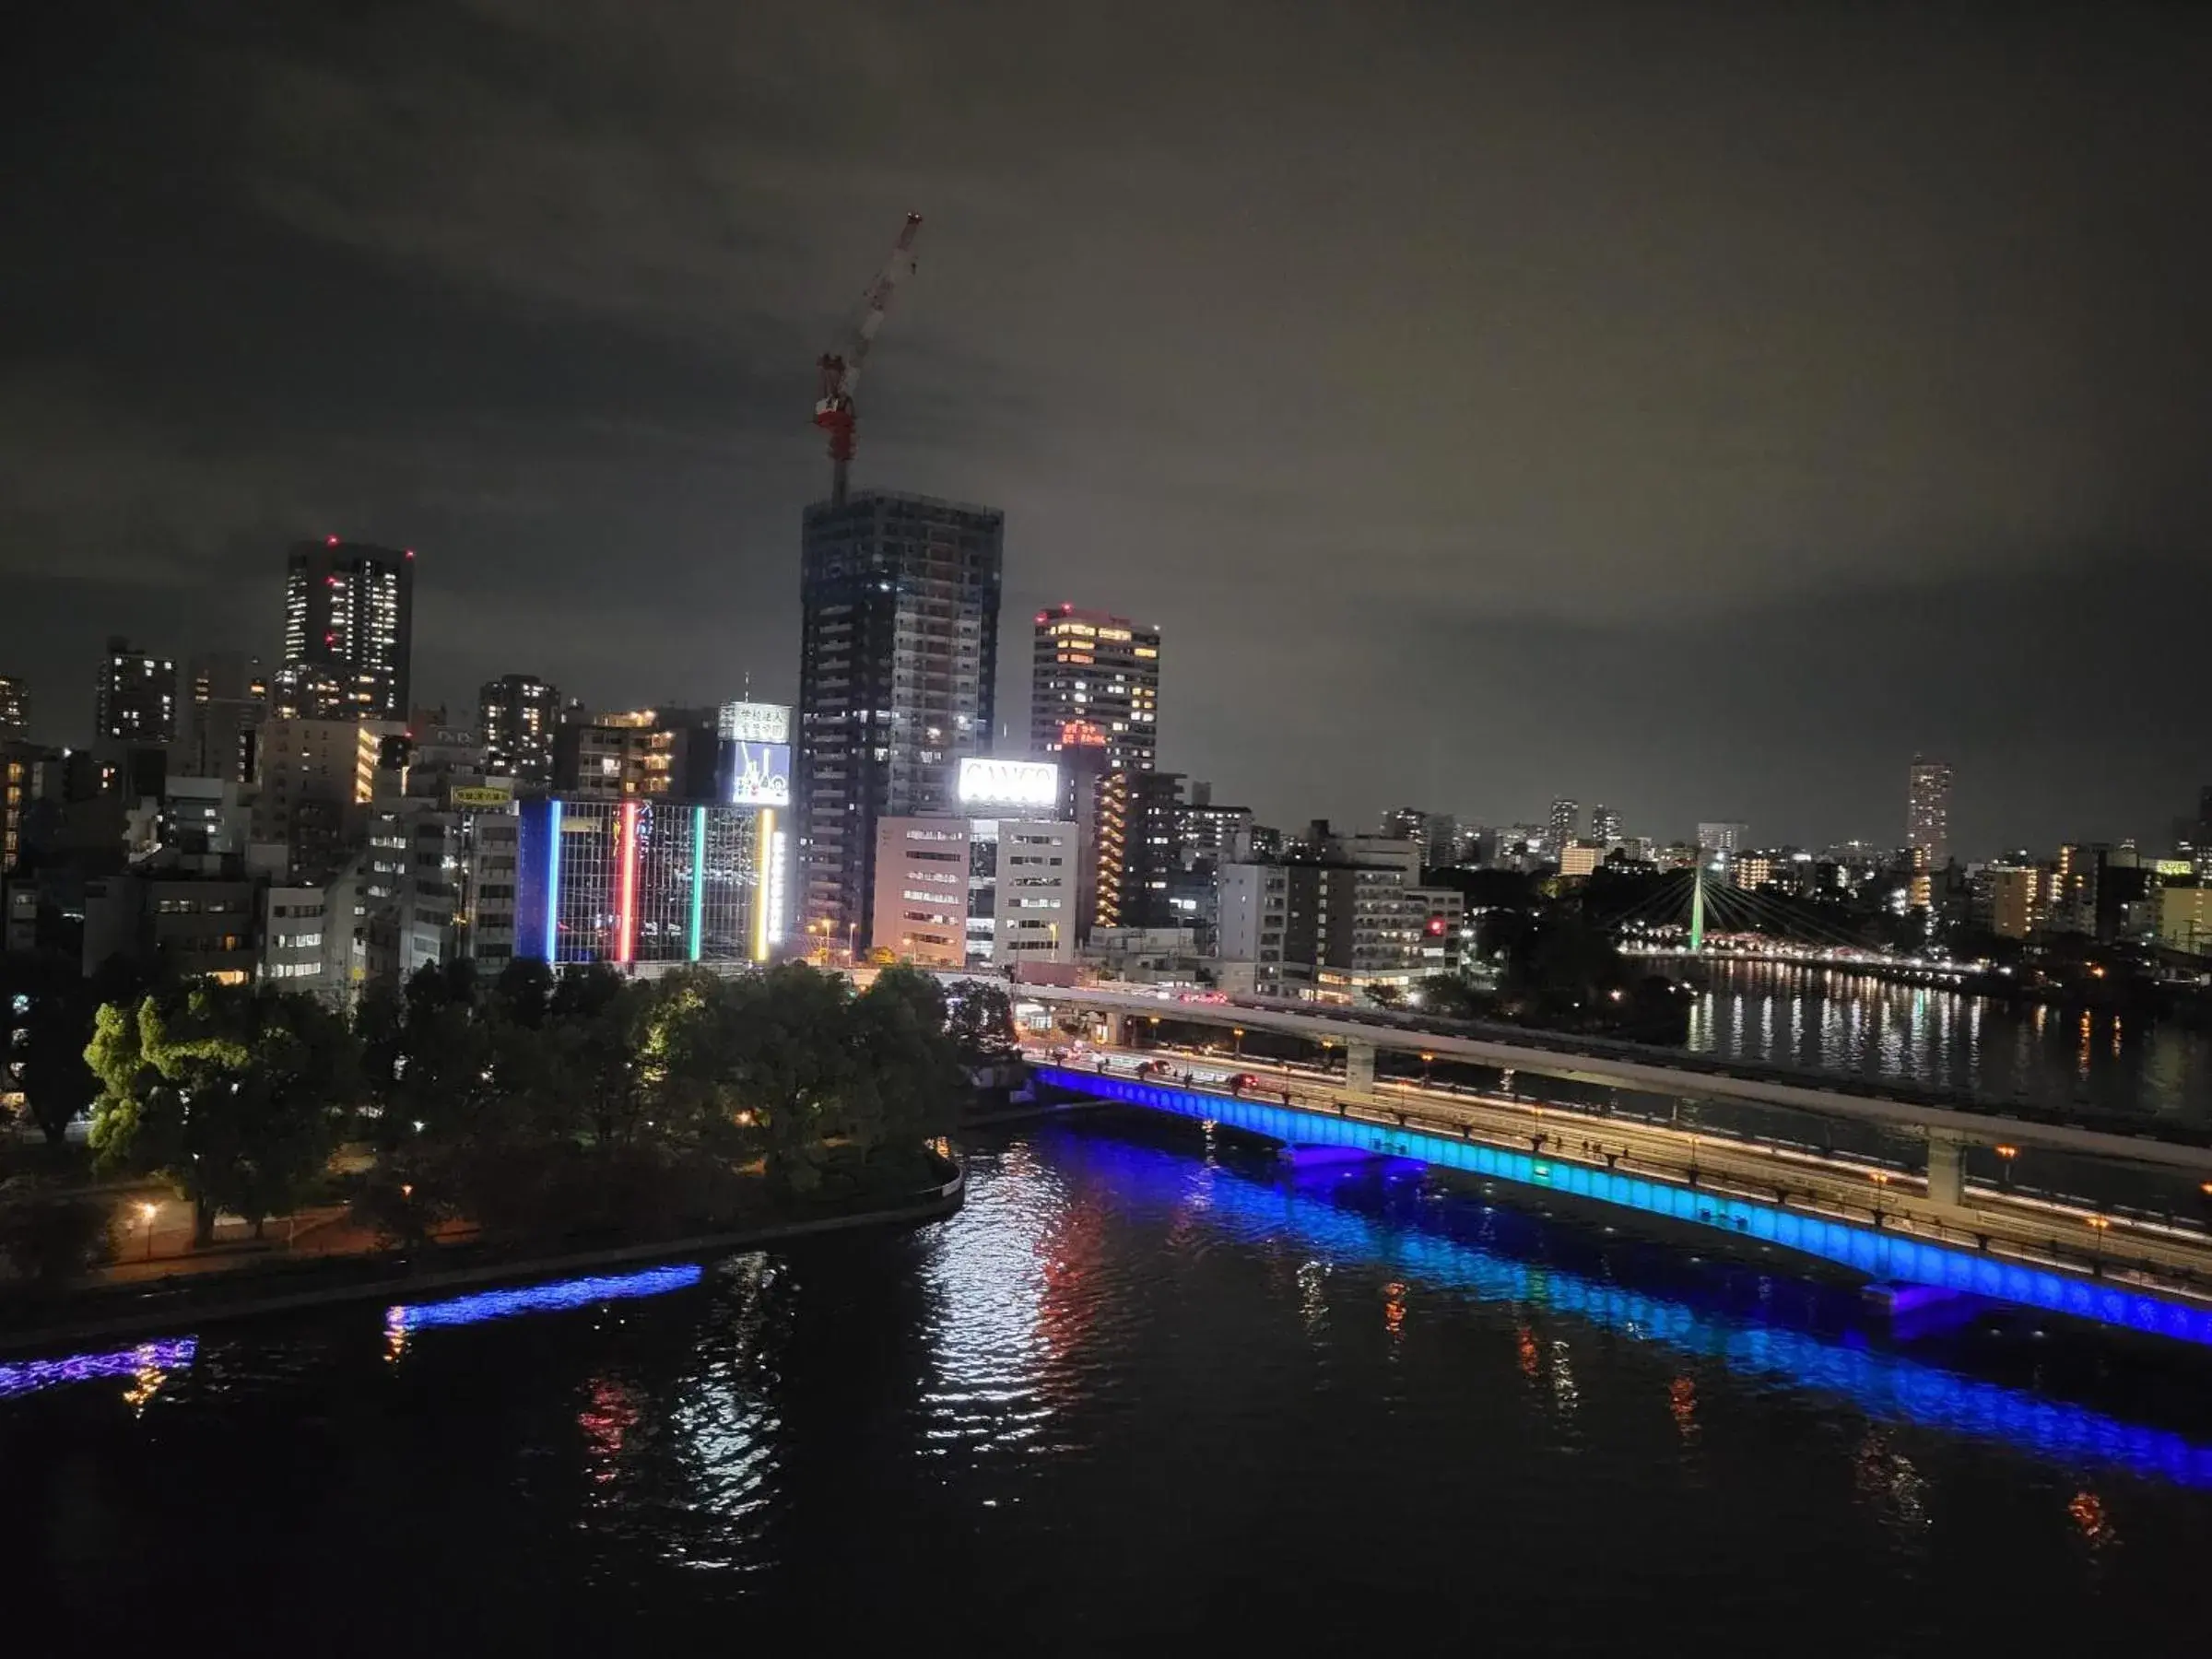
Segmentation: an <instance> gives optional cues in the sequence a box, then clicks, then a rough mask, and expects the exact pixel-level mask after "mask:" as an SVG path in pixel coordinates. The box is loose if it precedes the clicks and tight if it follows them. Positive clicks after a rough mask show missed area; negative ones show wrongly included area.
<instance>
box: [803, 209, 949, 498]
mask: <svg viewBox="0 0 2212 1659" xmlns="http://www.w3.org/2000/svg"><path fill="white" fill-rule="evenodd" d="M920 229H922V216H921V215H920V214H918V213H910V214H908V215H907V216H906V223H905V224H903V225H901V226H900V229H899V240H898V241H895V242H893V243H892V244H891V257H890V259H889V260H888V262H887V263H886V264H885V265H884V267H883V274H882V275H881V276H879V277H877V278H876V280H875V281H874V282H872V283H870V284H869V285H868V291H867V292H866V293H865V294H863V295H862V296H861V299H860V311H859V313H858V314H857V315H856V316H855V317H854V318H853V325H852V327H851V328H849V329H848V330H847V331H846V334H845V337H844V339H843V340H841V341H840V342H839V346H840V349H838V350H836V351H827V352H824V353H823V354H822V357H821V359H820V361H818V363H816V365H815V367H816V368H817V369H818V370H820V371H821V375H822V389H821V396H820V397H819V398H818V399H817V400H816V402H815V406H814V424H815V425H816V426H818V427H819V428H821V429H822V430H823V431H825V432H827V433H829V434H830V505H831V506H832V507H842V506H843V505H844V504H845V477H846V474H847V473H848V472H849V471H850V470H851V468H852V465H853V387H855V386H857V385H858V384H860V371H861V365H862V364H864V363H865V362H866V361H867V360H868V347H870V346H872V345H873V344H874V343H875V340H876V331H877V329H879V328H881V327H882V326H883V314H884V312H887V311H888V310H889V309H890V305H891V295H892V293H893V292H894V291H896V289H897V288H898V287H899V279H900V277H909V276H912V274H913V269H914V233H915V232H916V231H918V230H920Z"/></svg>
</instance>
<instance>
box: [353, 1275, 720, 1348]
mask: <svg viewBox="0 0 2212 1659" xmlns="http://www.w3.org/2000/svg"><path fill="white" fill-rule="evenodd" d="M700 1271H701V1270H700V1265H699V1264H698V1263H696V1262H685V1263H681V1264H679V1265H675V1266H669V1267H648V1268H646V1269H644V1270H643V1271H642V1272H640V1273H620V1274H606V1275H594V1276H592V1277H584V1278H571V1279H557V1280H554V1281H553V1282H552V1283H550V1284H544V1285H521V1286H517V1287H515V1288H512V1289H509V1290H480V1291H477V1293H475V1294H474V1295H471V1296H456V1297H453V1298H452V1299H451V1300H446V1301H434V1302H402V1303H399V1304H397V1305H395V1306H394V1307H391V1308H388V1309H386V1310H385V1312H384V1328H385V1329H386V1330H388V1331H393V1332H398V1333H402V1334H404V1333H406V1332H411V1331H425V1330H430V1329H432V1328H434V1327H437V1326H441V1325H467V1324H482V1323H483V1322H484V1321H486V1320H488V1319H512V1318H515V1317H516V1316H518V1315H521V1314H525V1313H558V1312H563V1311H565V1310H567V1309H571V1308H586V1307H589V1306H591V1305H592V1304H593V1303H594V1302H600V1301H612V1300H619V1299H622V1298H628V1297H639V1296H663V1295H665V1294H666V1293H667V1292H669V1291H671V1290H683V1289H687V1288H689V1287H690V1286H693V1285H696V1284H698V1283H699V1281H700Z"/></svg>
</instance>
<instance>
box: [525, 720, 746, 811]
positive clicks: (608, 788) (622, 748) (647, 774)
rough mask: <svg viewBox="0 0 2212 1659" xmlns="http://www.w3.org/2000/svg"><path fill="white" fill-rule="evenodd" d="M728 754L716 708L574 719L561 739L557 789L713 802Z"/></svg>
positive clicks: (556, 754) (557, 737) (556, 749)
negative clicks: (719, 727) (716, 785)
mask: <svg viewBox="0 0 2212 1659" xmlns="http://www.w3.org/2000/svg"><path fill="white" fill-rule="evenodd" d="M721 753H722V739H721V736H720V733H719V729H718V715H717V712H716V711H715V710H712V709H637V710H632V711H629V712H622V713H612V714H594V715H591V716H589V717H587V718H582V719H579V718H577V717H575V716H574V715H571V717H570V718H569V719H568V720H566V721H565V722H563V723H562V724H561V725H560V726H559V729H558V730H557V731H556V732H555V733H554V737H553V789H554V792H555V793H556V794H563V795H570V796H585V795H591V796H597V797H600V798H603V799H607V800H619V799H622V798H625V797H630V796H648V797H662V798H665V799H668V800H673V801H711V800H713V799H715V798H716V792H715V779H716V777H717V775H718V772H719V770H720V765H721Z"/></svg>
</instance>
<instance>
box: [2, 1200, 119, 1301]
mask: <svg viewBox="0 0 2212 1659" xmlns="http://www.w3.org/2000/svg"><path fill="white" fill-rule="evenodd" d="M109 1222H110V1213H109V1209H108V1206H106V1205H105V1204H103V1203H101V1202H100V1200H99V1199H96V1198H88V1197H87V1196H85V1195H84V1194H79V1193H68V1192H64V1191H62V1190H60V1189H59V1188H58V1187H55V1186H53V1184H52V1183H49V1182H30V1181H14V1182H8V1183H7V1184H6V1185H5V1186H0V1258H5V1259H6V1263H7V1265H8V1268H9V1270H10V1271H11V1272H12V1273H13V1274H14V1276H15V1277H17V1278H18V1279H26V1280H30V1281H33V1282H36V1283H41V1284H45V1283H51V1282H53V1281H56V1280H62V1279H72V1278H76V1277H77V1276H78V1275H80V1274H82V1273H84V1272H86V1271H87V1270H88V1269H89V1268H93V1267H97V1266H100V1265H101V1264H103V1263H105V1262H107V1261H109V1260H111V1259H112V1257H113V1255H114V1240H113V1238H112V1234H111V1233H110V1230H109Z"/></svg>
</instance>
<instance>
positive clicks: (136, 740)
mask: <svg viewBox="0 0 2212 1659" xmlns="http://www.w3.org/2000/svg"><path fill="white" fill-rule="evenodd" d="M93 718H94V722H95V724H94V728H93V729H94V731H95V733H96V735H97V737H98V741H99V744H100V746H101V747H103V748H109V747H113V748H125V747H139V746H144V747H154V746H158V745H164V744H171V743H174V742H175V741H176V740H177V665H176V660H175V659H174V658H172V657H165V656H159V655H157V654H155V653H152V652H148V651H141V650H139V649H138V648H137V647H136V646H135V645H133V644H132V643H131V642H130V641H128V640H124V639H121V638H116V639H111V640H110V641H108V650H107V654H106V655H105V656H104V657H102V658H101V659H100V680H99V689H98V692H97V694H96V698H95V704H94V710H93Z"/></svg>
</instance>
